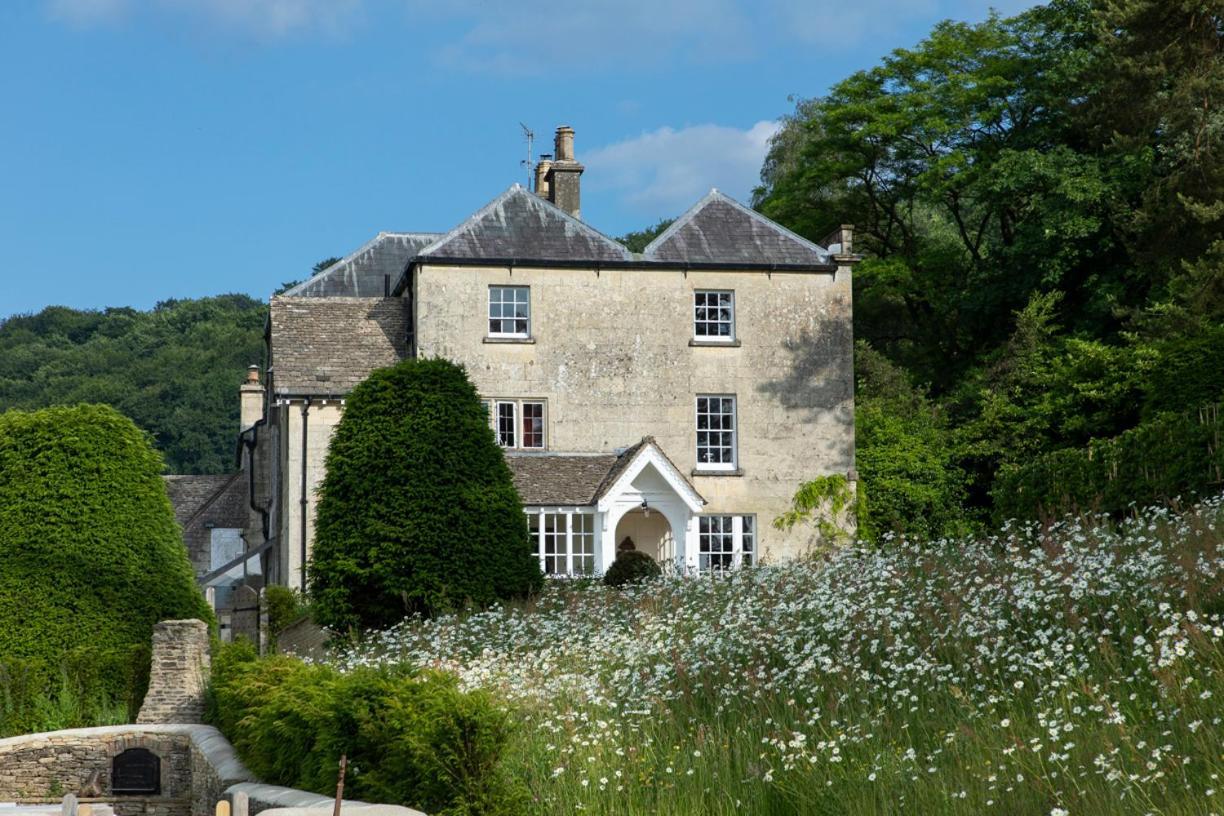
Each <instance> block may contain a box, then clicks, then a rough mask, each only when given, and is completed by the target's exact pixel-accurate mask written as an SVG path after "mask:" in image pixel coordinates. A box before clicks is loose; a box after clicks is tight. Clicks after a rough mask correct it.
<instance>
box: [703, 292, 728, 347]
mask: <svg viewBox="0 0 1224 816" xmlns="http://www.w3.org/2000/svg"><path fill="white" fill-rule="evenodd" d="M710 295H715V296H722V295H726V296H727V298H728V301H729V304H728V305H729V307H730V310H731V319H730V320H729V321H724V320H721V319H719V320H710V319H709V317H708V315H707V317H706V318H705V319H704V320H702V319H698V317H697V310H698V309H709V308H710V307H709V306H708V305H706V306H699V305H698V304H697V299H698V297H701V296H706V297H708V296H710ZM715 308H721V307H715ZM724 323H726V324H728V325H729V326H730V329H731V333H730V334H725V335H724V334H701V333H699V332H698V331H697V327H698V326H701V325H705V326H719V325H722V324H724ZM693 340H694V342H697V343H734V342H735V290H734V289H694V290H693Z"/></svg>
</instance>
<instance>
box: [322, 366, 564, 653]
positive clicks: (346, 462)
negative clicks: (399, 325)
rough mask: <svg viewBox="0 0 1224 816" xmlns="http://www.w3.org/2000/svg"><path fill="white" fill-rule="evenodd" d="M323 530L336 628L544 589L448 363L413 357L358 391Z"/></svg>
mask: <svg viewBox="0 0 1224 816" xmlns="http://www.w3.org/2000/svg"><path fill="white" fill-rule="evenodd" d="M315 529H316V536H315V545H314V555H313V560H312V561H311V563H310V568H309V571H308V576H309V578H310V595H311V600H312V604H313V607H314V616H315V620H316V621H317V622H318V623H320V624H322V625H323V626H327V627H329V628H332V629H336V630H345V629H349V628H351V627H362V628H377V629H381V628H385V627H387V626H390V625H392V624H394V623H396V622H397V621H399V620H400V619H402V618H403V617H404V616H405V615H406V614H413V613H422V614H426V615H432V614H435V613H438V612H442V611H447V610H453V609H458V608H461V607H463V606H465V605H467V604H474V605H476V606H486V605H488V604H491V603H492V602H494V601H496V600H499V599H507V598H512V597H516V596H523V595H526V594H528V593H530V592H533V591H535V590H538V589H539V587H540V586H541V584H542V582H543V577H542V576H541V574H540V567H539V561H538V560H537V559H536V557H535V555H534V554H533V552H532V547H531V543H530V539H529V537H528V534H527V518H526V516H524V515H523V511H522V505H521V503H520V501H519V497H518V493H517V492H516V491H515V489H514V485H513V483H512V482H511V479H510V469H509V467H507V465H506V461H505V458H504V457H503V455H502V452H501V449H500V448H498V446H497V444H496V442H495V441H494V439H493V434H492V431H491V430H490V429H489V426H488V419H487V415H486V414H485V411H484V408H482V407H481V404H480V398H479V397H478V396H477V394H476V389H475V388H473V387H472V384H471V383H470V382H468V379H467V376H466V375H465V374H464V371H463V369H462V368H460V367H459V366H457V365H455V364H454V363H449V362H446V361H444V360H405V361H404V362H402V363H399V364H398V365H395V366H392V367H390V368H384V369H380V370H378V371H375V372H374V373H373V374H371V375H370V377H369V378H368V379H366V380H365V382H363V383H361V384H360V385H358V386H357V387H356V388H355V389H354V390H353V392H352V394H351V395H350V396H349V398H348V401H347V404H346V407H345V411H344V417H343V418H342V419H341V420H340V424H339V425H338V426H337V427H336V432H335V435H334V436H333V437H332V441H331V446H330V447H329V449H328V452H327V475H326V477H325V478H324V480H323V484H322V487H321V489H320V499H319V510H318V523H317V525H316V528H315Z"/></svg>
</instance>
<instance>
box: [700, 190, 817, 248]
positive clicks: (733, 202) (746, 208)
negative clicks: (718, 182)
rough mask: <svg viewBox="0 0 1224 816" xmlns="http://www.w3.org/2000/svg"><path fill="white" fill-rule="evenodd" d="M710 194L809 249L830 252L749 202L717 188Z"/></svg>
mask: <svg viewBox="0 0 1224 816" xmlns="http://www.w3.org/2000/svg"><path fill="white" fill-rule="evenodd" d="M710 195H714V196H717V197H718V198H719V199H721V200H722V201H726V202H727V203H728V204H730V205H731V206H732V207H735V208H736V209H738V210H740V211H741V212H743V213H744V214H745V215H747V216H748V217H749V218H754V219H756V220H757V221H759V222H760V223H762V224H764V225H765V226H767V227H770V228H772V229H773V230H774V231H775V232H779V233H781V234H782V235H785V236H787V237H788V238H791V239H792V240H794V241H797V242H799V243H800V244H802V245H804V246H806V247H807V248H808V249H811V250H814V251H816V252H818V253H819V254H821V255H825V256H827V255H829V254H830V253H829V250H828V249H827V248H825V247H822V246H821V245H820V244H818V243H816V242H815V241H809V240H808V239H807V238H804V237H803V236H802V235H800V234H799V233H797V232H795V231H794V230H791V229H787V228H786V227H784V226H782V225H781V224H779V223H778V222H777V221H774V220H773V219H772V218H769V217H767V216H765V215H762V214H761V213H759V212H757V211H756V210H754V209H752V208H751V207H749V206H748V205H747V204H741V203H740V202H738V201H736V200H735V199H734V198H732V197H731V196H729V195H727V194H725V193H720V192H719V191H718V190H717V189H716V188H711V189H710Z"/></svg>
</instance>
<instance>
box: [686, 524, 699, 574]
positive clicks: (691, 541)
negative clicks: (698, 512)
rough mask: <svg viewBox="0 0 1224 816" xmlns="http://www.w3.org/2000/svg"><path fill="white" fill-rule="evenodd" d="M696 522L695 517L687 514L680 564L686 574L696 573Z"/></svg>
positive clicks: (697, 542) (697, 528)
mask: <svg viewBox="0 0 1224 816" xmlns="http://www.w3.org/2000/svg"><path fill="white" fill-rule="evenodd" d="M698 531H699V527H698V522H697V516H695V515H693V514H691V513H690V514H689V517H688V523H687V524H686V525H685V527H684V556H683V559H682V563H683V565H684V569H685V571H687V572H696V571H697V565H698V560H697V557H698V555H699V550H700V547H699V540H698Z"/></svg>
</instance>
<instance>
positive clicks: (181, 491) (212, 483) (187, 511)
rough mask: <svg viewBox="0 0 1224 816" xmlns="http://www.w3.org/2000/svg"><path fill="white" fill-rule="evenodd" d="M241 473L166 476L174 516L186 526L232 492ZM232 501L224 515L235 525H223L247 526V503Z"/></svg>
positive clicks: (229, 502)
mask: <svg viewBox="0 0 1224 816" xmlns="http://www.w3.org/2000/svg"><path fill="white" fill-rule="evenodd" d="M241 475H242V474H241V473H230V474H228V475H223V476H178V475H172V476H163V477H162V479H163V480H164V481H165V483H166V493H167V494H168V495H169V496H170V504H171V505H173V506H174V519H175V521H177V522H178V523H179V525H180V526H182V527H187V526H188V524H189V523H190V522H191V520H192V519H194V518H195V517H196V516H198V515H200V514H201V513H202V512H204V511H205V510H208V509H209V508H210V507H211V506H212V505H213V504H214V503H215V502H216V501H217V499H218V498H220V497H221V496H222V495H228V494H229V493H230V492H232V490H231V489H232V488H234V486H235V484H236V483H237V482H238V477H239V476H241ZM233 504H234V503H233V502H232V501H227V502H226V507H225V508H224V510H223V512H222V515H224V516H225V517H226V518H227V519H228V520H230V521H232V522H233V523H232V524H224V525H219V526H228V527H245V526H246V521H247V519H246V515H247V514H246V506H245V505H243V504H242V503H241V502H239V503H238V506H237V507H236V508H235V507H233V506H232V505H233Z"/></svg>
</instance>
